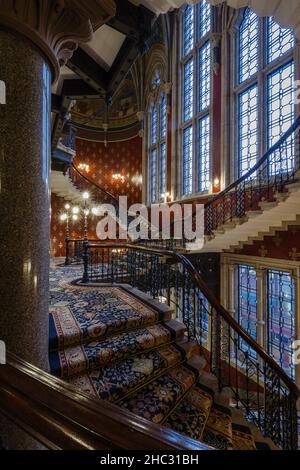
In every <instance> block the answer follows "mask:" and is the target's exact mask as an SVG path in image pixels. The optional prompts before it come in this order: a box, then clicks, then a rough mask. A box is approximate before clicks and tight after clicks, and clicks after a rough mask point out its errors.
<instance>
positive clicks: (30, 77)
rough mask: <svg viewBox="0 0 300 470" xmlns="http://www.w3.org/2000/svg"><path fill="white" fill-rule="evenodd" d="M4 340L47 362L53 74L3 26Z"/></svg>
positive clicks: (0, 260)
mask: <svg viewBox="0 0 300 470" xmlns="http://www.w3.org/2000/svg"><path fill="white" fill-rule="evenodd" d="M0 80H3V81H5V83H6V105H0V339H1V340H4V341H5V342H6V346H7V349H8V350H10V351H12V352H14V353H15V354H17V355H18V356H19V357H21V358H23V359H25V360H26V361H28V362H30V363H32V364H35V365H37V366H38V367H40V368H42V369H44V370H47V369H48V309H49V306H48V291H49V162H50V116H51V73H50V69H49V66H48V64H47V62H46V59H45V58H44V57H43V56H42V54H41V52H40V51H39V50H38V49H35V47H34V46H33V45H32V44H31V43H30V42H29V41H28V40H27V39H24V38H23V37H21V36H18V35H17V34H14V33H12V32H9V31H6V30H0Z"/></svg>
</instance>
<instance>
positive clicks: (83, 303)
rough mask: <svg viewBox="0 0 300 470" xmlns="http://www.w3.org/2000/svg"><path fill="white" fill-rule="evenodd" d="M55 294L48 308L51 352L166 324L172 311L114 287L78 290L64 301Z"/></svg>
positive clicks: (133, 293)
mask: <svg viewBox="0 0 300 470" xmlns="http://www.w3.org/2000/svg"><path fill="white" fill-rule="evenodd" d="M55 294H56V292H54V293H53V300H52V301H51V303H52V306H51V309H50V325H49V326H50V335H49V336H50V339H49V343H50V344H49V348H50V350H51V351H56V350H58V349H63V348H65V347H69V346H72V345H74V344H79V343H84V342H88V341H91V340H95V339H97V338H104V337H109V336H112V335H114V334H117V333H119V332H121V331H125V330H127V331H128V330H132V329H135V328H143V327H147V326H149V325H153V324H155V323H157V322H160V321H168V320H170V319H171V316H172V312H173V310H172V309H170V307H168V306H167V305H165V304H162V303H159V302H151V299H150V298H149V297H147V296H146V295H145V296H142V293H141V292H139V291H137V290H135V291H134V292H132V293H131V292H130V291H129V290H128V291H127V290H126V289H124V288H121V287H115V286H113V287H112V286H102V287H100V286H97V287H89V288H87V289H86V288H82V287H78V288H75V289H74V290H73V291H72V292H71V293H70V294H69V296H68V300H67V301H66V302H60V301H58V300H59V299H60V296H61V293H60V292H58V295H57V296H56V295H55ZM63 299H64V297H63Z"/></svg>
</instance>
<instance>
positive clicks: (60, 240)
mask: <svg viewBox="0 0 300 470" xmlns="http://www.w3.org/2000/svg"><path fill="white" fill-rule="evenodd" d="M80 162H82V163H87V164H89V166H90V172H89V173H88V174H86V175H87V176H88V177H89V178H90V179H92V180H94V181H95V183H97V184H98V185H99V186H101V187H103V188H104V189H105V190H106V191H109V192H110V193H112V194H114V195H115V196H119V195H121V196H122V195H127V196H128V204H129V205H130V204H134V203H136V202H141V201H142V183H141V176H142V139H141V138H140V137H136V138H134V139H131V140H128V141H125V142H114V143H110V144H109V145H108V147H107V148H105V146H104V144H103V143H101V142H88V141H85V140H79V139H78V140H77V157H76V159H75V161H74V163H75V165H78V164H79V163H80ZM83 173H84V172H83ZM114 173H120V174H121V175H123V176H125V182H124V183H121V182H120V183H117V184H116V183H115V182H114V181H113V179H112V175H113V174H114ZM65 204H66V201H65V200H64V199H63V198H60V197H58V196H56V195H55V194H52V197H51V209H52V217H51V254H52V256H65V237H66V224H65V222H61V220H60V215H61V214H62V213H63V212H65V210H64V206H65ZM96 223H97V219H96V218H94V217H92V218H91V217H89V239H91V240H93V239H96ZM83 236H84V231H83V218H82V217H81V219H80V220H79V221H78V222H76V223H73V222H72V221H70V237H71V238H83Z"/></svg>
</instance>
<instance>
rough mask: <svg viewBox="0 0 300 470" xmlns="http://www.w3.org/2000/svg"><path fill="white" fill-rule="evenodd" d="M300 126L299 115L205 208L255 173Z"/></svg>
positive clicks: (206, 206)
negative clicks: (241, 174) (276, 139)
mask: <svg viewBox="0 0 300 470" xmlns="http://www.w3.org/2000/svg"><path fill="white" fill-rule="evenodd" d="M299 126H300V115H299V116H298V117H297V119H296V120H295V122H294V124H293V125H292V126H291V127H290V128H289V129H288V130H287V131H286V132H285V133H284V134H283V136H282V137H281V138H280V139H279V140H278V142H276V144H274V145H273V146H272V147H271V148H270V149H269V150H268V151H267V152H266V153H265V154H264V156H263V157H262V158H261V159H260V160H258V162H257V163H256V164H255V165H254V166H253V167H252V168H251V169H250V170H249V171H247V173H245V174H244V175H243V176H241V177H240V178H239V179H237V180H236V181H234V182H233V183H231V184H230V185H229V186H227V188H226V189H224V190H223V191H221V192H220V193H218V194H216V196H214V197H212V198H211V199H210V200H209V201H208V202H207V203H206V204H205V209H206V208H208V207H209V206H211V205H212V204H213V203H214V202H216V201H217V200H219V199H222V198H223V197H224V196H225V194H228V193H229V192H230V191H232V190H233V189H234V188H236V187H237V186H238V185H239V184H241V183H242V182H243V181H246V180H247V179H248V178H250V176H251V175H253V173H255V172H256V171H257V170H258V169H259V168H260V167H261V166H262V165H263V164H264V163H265V162H266V160H267V159H268V157H269V156H270V155H272V153H274V152H276V150H277V149H278V148H280V146H281V145H282V144H283V142H285V141H286V140H287V139H288V138H289V137H290V136H291V135H292V134H293V133H294V132H295V131H296V130H297V128H298V127H299Z"/></svg>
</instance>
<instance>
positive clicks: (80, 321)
mask: <svg viewBox="0 0 300 470" xmlns="http://www.w3.org/2000/svg"><path fill="white" fill-rule="evenodd" d="M71 271H72V270H70V268H58V267H56V268H55V269H52V270H51V277H50V281H51V282H50V287H51V311H50V366H51V371H52V373H53V374H55V375H56V376H58V377H61V378H63V379H65V380H66V381H68V382H69V383H71V384H73V385H74V386H75V387H76V388H77V389H79V390H80V391H82V392H84V393H86V394H88V395H89V396H92V397H95V398H100V399H101V400H107V401H110V402H112V403H115V404H117V405H118V406H120V407H122V408H124V409H126V410H128V411H130V412H132V413H134V414H136V415H139V416H141V417H143V418H145V419H147V420H149V421H152V422H153V423H157V424H161V425H164V426H167V427H168V428H172V429H173V430H175V431H177V432H179V433H181V434H184V435H187V436H189V437H191V438H193V439H196V440H198V441H201V442H204V443H206V444H208V445H210V446H211V447H213V448H215V449H220V450H231V449H233V450H255V449H272V448H274V446H273V445H272V442H271V441H270V440H268V439H264V438H263V437H262V435H261V434H260V432H259V431H258V429H256V428H255V426H254V427H253V425H252V424H250V423H248V422H247V421H246V420H245V418H244V417H243V415H242V413H241V412H239V411H238V410H236V409H232V408H230V406H229V405H230V399H229V397H228V396H227V395H226V393H225V392H221V393H219V392H218V387H217V379H216V377H215V376H214V375H213V374H211V373H209V372H207V371H206V372H205V371H204V369H205V368H207V364H206V362H205V360H204V358H202V357H200V356H197V355H195V354H194V350H195V344H193V343H191V342H189V341H188V340H187V338H186V336H185V327H184V325H183V324H181V323H179V322H177V321H176V320H173V319H172V313H173V312H172V310H171V309H170V308H169V307H167V306H166V305H164V304H160V303H158V302H157V301H151V300H150V299H149V298H147V296H145V294H142V293H141V292H139V291H137V290H135V289H132V288H130V287H129V286H122V287H121V286H103V285H102V286H101V285H99V286H94V287H83V286H81V287H80V286H78V285H72V284H70V283H69V280H70V278H69V276H71V274H72V273H71ZM76 274H77V273H75V275H74V272H73V278H74V277H76ZM251 426H252V428H251Z"/></svg>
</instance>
